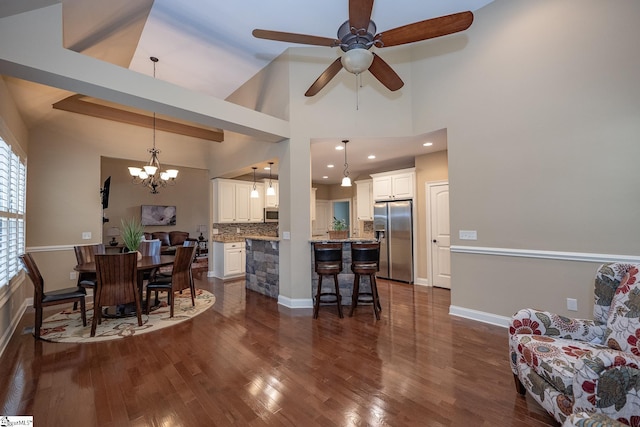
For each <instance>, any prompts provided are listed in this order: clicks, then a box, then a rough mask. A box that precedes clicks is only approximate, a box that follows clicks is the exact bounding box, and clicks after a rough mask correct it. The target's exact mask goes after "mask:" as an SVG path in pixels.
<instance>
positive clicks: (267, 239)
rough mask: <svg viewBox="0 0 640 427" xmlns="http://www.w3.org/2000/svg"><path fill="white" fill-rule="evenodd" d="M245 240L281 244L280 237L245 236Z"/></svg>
mask: <svg viewBox="0 0 640 427" xmlns="http://www.w3.org/2000/svg"><path fill="white" fill-rule="evenodd" d="M244 238H245V239H250V240H266V241H268V242H279V241H280V237H278V236H244Z"/></svg>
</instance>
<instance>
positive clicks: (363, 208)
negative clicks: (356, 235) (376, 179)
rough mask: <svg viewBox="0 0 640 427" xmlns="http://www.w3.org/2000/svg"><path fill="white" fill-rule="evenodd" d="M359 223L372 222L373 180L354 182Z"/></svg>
mask: <svg viewBox="0 0 640 427" xmlns="http://www.w3.org/2000/svg"><path fill="white" fill-rule="evenodd" d="M355 183H356V202H357V203H356V206H357V215H356V216H357V217H358V220H359V221H373V180H371V179H366V180H363V181H355Z"/></svg>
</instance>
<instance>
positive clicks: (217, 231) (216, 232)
mask: <svg viewBox="0 0 640 427" xmlns="http://www.w3.org/2000/svg"><path fill="white" fill-rule="evenodd" d="M212 234H220V230H218V229H217V228H214V229H213V231H212Z"/></svg>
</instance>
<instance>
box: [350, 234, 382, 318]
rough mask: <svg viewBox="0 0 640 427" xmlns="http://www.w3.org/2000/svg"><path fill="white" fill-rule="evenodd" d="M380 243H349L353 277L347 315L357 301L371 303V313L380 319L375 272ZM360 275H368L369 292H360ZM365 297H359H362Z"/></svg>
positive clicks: (380, 309) (355, 305) (377, 267)
mask: <svg viewBox="0 0 640 427" xmlns="http://www.w3.org/2000/svg"><path fill="white" fill-rule="evenodd" d="M379 261H380V243H379V242H376V243H352V244H351V271H353V273H354V274H355V276H354V278H353V294H352V296H351V311H350V312H349V317H351V316H353V311H354V310H355V309H356V307H357V306H358V302H364V303H372V304H373V314H375V316H376V320H380V311H382V307H381V305H380V298H379V296H378V284H377V283H376V272H377V271H378V269H379ZM361 276H369V283H370V285H371V292H360V278H361ZM363 296H364V297H367V298H366V299H364V300H363V299H361V298H362V297H363Z"/></svg>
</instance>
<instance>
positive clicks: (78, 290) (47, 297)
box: [20, 253, 87, 339]
mask: <svg viewBox="0 0 640 427" xmlns="http://www.w3.org/2000/svg"><path fill="white" fill-rule="evenodd" d="M20 260H21V261H22V264H23V265H24V269H25V271H26V272H27V275H28V276H29V279H31V282H32V283H33V308H34V309H35V312H36V318H35V325H34V328H33V333H34V335H35V337H36V338H38V339H39V338H40V330H41V328H42V308H43V307H46V306H50V305H56V304H65V303H72V302H73V303H74V304H75V303H78V302H79V303H80V312H81V315H82V324H83V325H84V326H87V314H86V308H85V301H84V299H85V295H86V291H85V289H84V288H82V287H80V286H77V287H75V288H68V289H60V290H56V291H51V292H45V291H44V279H43V278H42V275H41V274H40V270H39V269H38V266H37V265H36V262H35V260H34V259H33V256H32V255H31V254H30V253H25V254H23V255H20Z"/></svg>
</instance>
